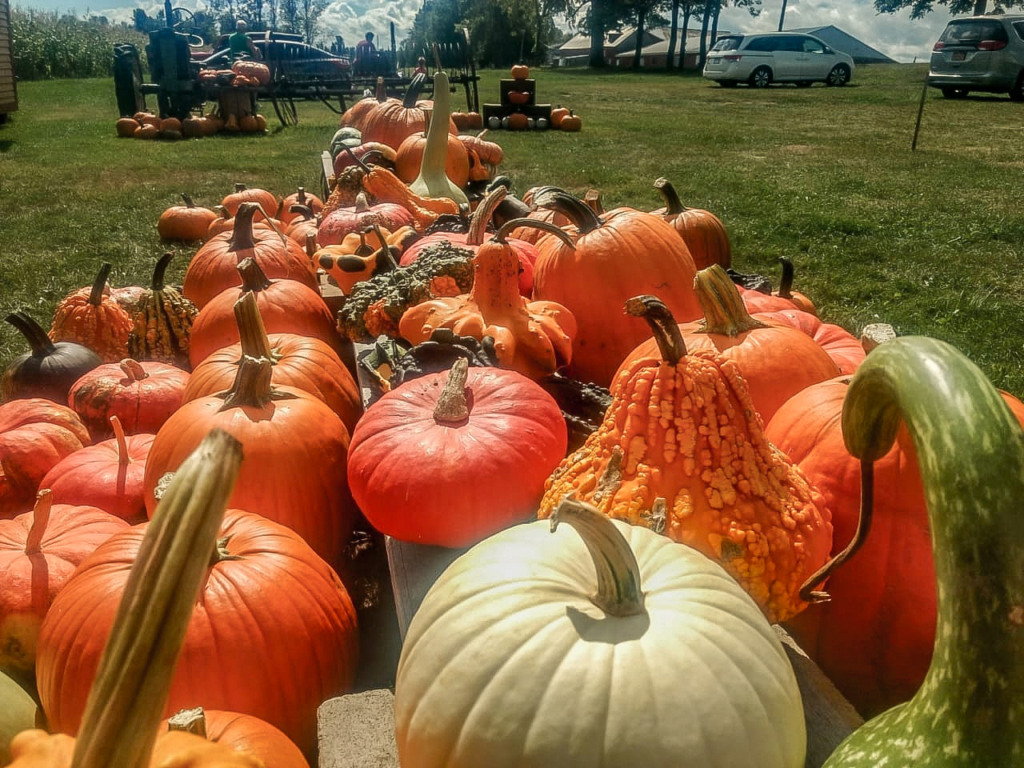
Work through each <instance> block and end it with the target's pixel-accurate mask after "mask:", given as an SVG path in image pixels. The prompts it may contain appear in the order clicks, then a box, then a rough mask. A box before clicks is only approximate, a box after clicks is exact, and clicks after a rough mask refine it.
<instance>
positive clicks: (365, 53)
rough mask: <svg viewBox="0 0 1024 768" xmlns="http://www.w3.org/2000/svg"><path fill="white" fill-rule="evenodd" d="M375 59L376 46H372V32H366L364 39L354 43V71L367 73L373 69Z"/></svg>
mask: <svg viewBox="0 0 1024 768" xmlns="http://www.w3.org/2000/svg"><path fill="white" fill-rule="evenodd" d="M376 58H377V46H375V45H374V44H373V32H367V33H366V37H364V38H363V39H362V40H360V41H359V42H358V43H356V60H355V66H356V69H357V70H359V71H361V72H369V71H370V70H372V69H373V65H374V59H376Z"/></svg>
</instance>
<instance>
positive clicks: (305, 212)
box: [288, 203, 316, 221]
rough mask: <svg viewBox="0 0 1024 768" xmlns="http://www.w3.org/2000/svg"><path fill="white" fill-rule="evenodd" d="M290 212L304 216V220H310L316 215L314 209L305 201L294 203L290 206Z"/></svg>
mask: <svg viewBox="0 0 1024 768" xmlns="http://www.w3.org/2000/svg"><path fill="white" fill-rule="evenodd" d="M288 213H296V214H298V215H299V216H301V217H302V220H303V221H309V220H310V219H312V218H314V217H315V216H316V214H315V213H313V209H312V208H310V207H309V206H308V205H306V204H305V203H292V204H291V205H289V206H288Z"/></svg>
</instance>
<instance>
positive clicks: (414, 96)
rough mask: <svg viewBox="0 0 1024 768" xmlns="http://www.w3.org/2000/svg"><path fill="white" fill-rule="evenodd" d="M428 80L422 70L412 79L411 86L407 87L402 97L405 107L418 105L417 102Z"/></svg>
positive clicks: (409, 107) (411, 107)
mask: <svg viewBox="0 0 1024 768" xmlns="http://www.w3.org/2000/svg"><path fill="white" fill-rule="evenodd" d="M426 82H427V76H426V75H424V74H423V73H422V72H421V73H419V74H418V75H416V77H414V78H413V79H412V81H411V82H410V83H409V87H408V88H406V89H405V97H404V98H403V99H402V106H403V107H405V108H406V109H413V108H414V107H415V106H416V102H417V101H419V99H420V91H422V90H423V85H424V84H425V83H426ZM435 96H436V94H435Z"/></svg>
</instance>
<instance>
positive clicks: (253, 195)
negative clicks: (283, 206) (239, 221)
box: [220, 118, 279, 218]
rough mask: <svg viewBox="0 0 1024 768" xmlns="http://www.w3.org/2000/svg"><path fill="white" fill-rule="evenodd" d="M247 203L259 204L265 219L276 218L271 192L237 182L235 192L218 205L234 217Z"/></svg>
mask: <svg viewBox="0 0 1024 768" xmlns="http://www.w3.org/2000/svg"><path fill="white" fill-rule="evenodd" d="M236 121H237V118H236ZM249 202H252V203H259V205H260V208H261V209H262V213H263V215H264V216H266V217H267V218H273V217H274V216H277V209H278V207H279V203H278V201H277V198H276V197H275V196H274V194H273V193H272V192H268V191H267V190H265V189H260V188H259V187H253V188H252V189H249V188H248V187H246V186H245V184H242V183H241V182H237V181H236V182H235V191H234V192H232V193H231V194H229V195H225V196H224V199H223V200H221V201H220V204H221V205H223V206H224V207H225V208H227V209H228V213H230V214H231V215H232V216H235V215H236V214H237V213H238V209H239V207H240V206H241V205H242V203H249Z"/></svg>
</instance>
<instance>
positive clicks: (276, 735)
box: [153, 707, 309, 768]
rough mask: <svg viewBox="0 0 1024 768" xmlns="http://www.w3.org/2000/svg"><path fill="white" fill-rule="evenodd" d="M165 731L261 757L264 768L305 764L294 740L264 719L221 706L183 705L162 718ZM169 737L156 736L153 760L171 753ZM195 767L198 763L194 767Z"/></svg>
mask: <svg viewBox="0 0 1024 768" xmlns="http://www.w3.org/2000/svg"><path fill="white" fill-rule="evenodd" d="M163 725H164V729H165V730H166V731H167V732H168V733H178V734H182V733H190V734H194V735H196V736H200V737H202V738H204V739H206V740H207V741H210V742H213V743H214V744H220V745H221V746H224V747H228V748H230V749H231V750H233V751H235V752H240V753H242V754H245V755H249V756H250V757H253V758H255V759H256V760H259V761H261V763H262V765H263V766H264V767H265V768H309V763H307V762H306V758H305V757H303V755H302V752H301V751H300V750H299V748H298V747H297V746H295V743H294V742H293V741H292V740H291V739H289V738H288V737H287V736H285V735H284V734H283V733H282V732H281V731H280V730H279V729H277V728H275V727H274V726H272V725H271V724H270V723H268V722H266V721H265V720H260V719H259V718H258V717H253V716H252V715H243V714H241V713H239V712H226V711H224V710H222V709H203V708H202V707H196V708H194V709H183V710H181V711H180V712H177V713H175V714H174V715H172V716H171V717H170V718H168V719H167V720H165V721H164V724H163ZM169 746H170V739H168V738H167V737H166V736H165V735H163V734H162V735H161V736H159V737H157V743H156V746H155V747H154V749H153V762H154V763H157V764H160V761H161V760H164V759H167V758H168V757H173V755H174V750H173V749H171V750H169V749H168V747H169ZM197 768H198V767H197Z"/></svg>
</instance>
